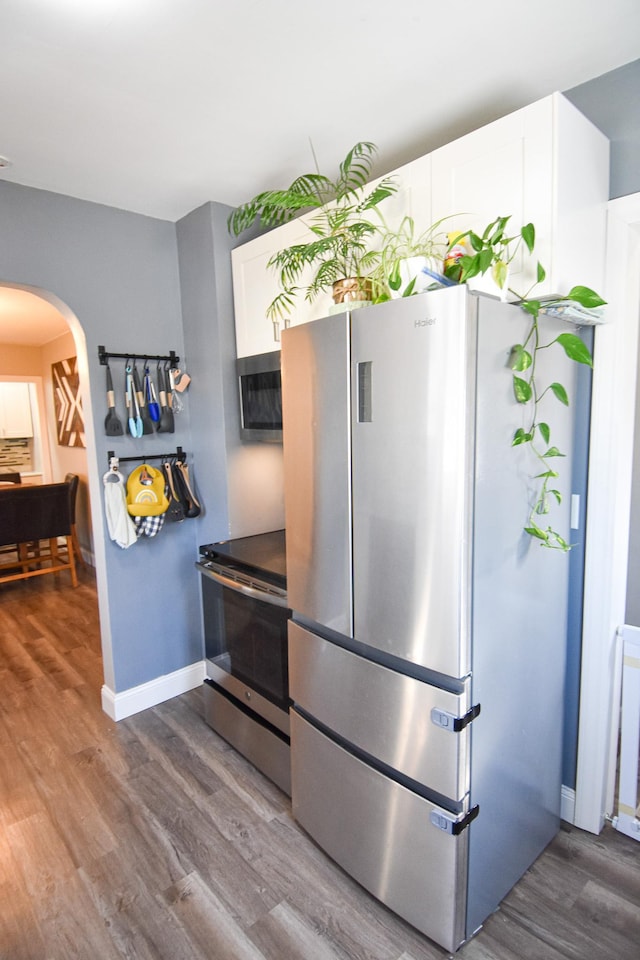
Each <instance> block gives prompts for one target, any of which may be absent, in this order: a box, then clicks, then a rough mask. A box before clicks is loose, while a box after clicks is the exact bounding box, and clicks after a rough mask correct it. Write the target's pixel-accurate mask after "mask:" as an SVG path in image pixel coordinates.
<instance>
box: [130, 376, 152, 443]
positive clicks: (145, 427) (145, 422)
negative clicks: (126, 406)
mask: <svg viewBox="0 0 640 960" xmlns="http://www.w3.org/2000/svg"><path fill="white" fill-rule="evenodd" d="M133 385H134V387H135V391H136V396H137V398H138V410H139V415H140V419H141V420H142V432H143V433H153V421H152V419H151V417H150V416H149V412H148V410H147V407H146V404H145V402H144V393H143V392H142V387H141V385H140V377H139V376H138V368H137V367H136V363H135V360H134V362H133Z"/></svg>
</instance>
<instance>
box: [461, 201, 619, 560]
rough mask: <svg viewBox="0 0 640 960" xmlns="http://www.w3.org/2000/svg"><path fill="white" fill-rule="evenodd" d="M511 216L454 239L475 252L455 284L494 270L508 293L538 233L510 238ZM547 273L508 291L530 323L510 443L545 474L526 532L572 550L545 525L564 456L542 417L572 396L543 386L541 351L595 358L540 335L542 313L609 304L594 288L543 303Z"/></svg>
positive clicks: (516, 359)
mask: <svg viewBox="0 0 640 960" xmlns="http://www.w3.org/2000/svg"><path fill="white" fill-rule="evenodd" d="M509 219H510V218H509V217H498V218H497V219H496V220H494V221H493V222H492V223H490V224H489V226H488V227H487V228H486V230H485V231H484V233H483V234H482V235H478V234H476V233H474V232H473V231H468V232H467V233H465V234H461V235H459V236H457V237H455V238H454V240H453V242H452V243H451V245H450V249H453V248H454V247H456V246H457V248H458V249H460V243H461V241H462V242H464V241H465V240H468V244H469V246H470V247H471V251H472V252H469V253H465V254H464V255H462V256H460V257H458V258H457V259H456V261H455V262H450V264H449V267H448V268H447V271H446V272H447V273H448V275H449V278H450V279H454V280H457V281H458V282H459V283H464V282H465V281H466V280H469V279H471V278H472V277H475V276H478V275H479V274H484V273H486V272H487V271H488V270H491V273H492V276H493V278H494V280H495V282H496V283H497V284H498V286H499V287H500V288H504V286H505V284H506V282H507V277H508V271H509V265H510V263H511V262H512V260H513V259H514V257H515V255H516V253H517V251H518V248H519V247H520V246H521V244H523V243H524V244H525V246H526V248H527V250H528V251H529V253H530V254H531V253H533V248H534V245H535V228H534V226H533V224H532V223H528V224H526V225H525V226H524V227H522V228H521V230H520V232H519V234H517V235H516V236H512V237H509V236H508V235H507V233H506V227H507V222H508V220H509ZM545 276H546V273H545V270H544V267H543V266H542V264H540V263H538V264H537V268H536V280H535V282H534V283H533V284H532V286H531V287H530V289H529V290H528V291H527V293H526V294H525V296H524V297H521V296H520V295H519V294H517V293H515V291H513V290H511V288H508V289H509V292H510V293H512V294H514V296H515V297H516V298H517V303H518V305H519V306H520V307H521V308H522V309H523V310H524V311H525V312H526V313H527V314H528V315H529V316H530V318H531V323H530V326H529V329H528V331H527V335H526V337H525V339H524V342H523V343H516V344H514V345H513V346H512V348H511V350H510V353H509V360H508V366H509V368H510V369H511V371H512V377H513V393H514V396H515V399H516V401H517V402H518V403H520V404H522V405H523V406H524V407H525V408H526V412H527V416H526V426H524V427H518V429H517V430H516V432H515V433H514V435H513V438H512V440H511V445H512V446H513V447H519V446H522V445H523V444H529V448H530V450H531V452H532V454H533V456H534V457H535V458H536V460H537V461H538V464H539V470H540V472H539V473H537V474H535V476H534V478H533V479H534V480H536V481H538V483H537V489H536V492H535V495H534V498H533V502H532V504H531V506H530V511H529V518H528V521H527V524H526V526H525V527H524V530H525V532H526V533H527V534H529V536H531V537H533V538H535V539H536V540H538V541H539V542H540V545H541V546H543V547H548V548H550V549H553V550H562V551H568V550H570V549H571V546H572V545H571V544H570V543H568V542H567V540H565V538H564V537H563V536H562V535H561V534H560V533H558V531H557V530H554V528H553V527H552V526H551V524H550V523H548V522H546V520H545V519H543V518H547V517H548V516H549V514H550V512H551V507H552V506H553V504H554V503H555V504H560V503H561V502H562V495H561V493H560V491H559V490H558V489H557V487H556V484H555V481H556V480H557V478H558V476H559V472H558V469H557V467H556V464H557V461H558V458H561V457H564V456H565V454H564V453H562V451H561V450H560V449H559V448H558V447H557V446H556V445H554V444H553V443H552V442H551V427H550V426H549V424H548V423H547V422H546V421H543V420H541V419H540V418H539V408H540V402H541V400H542V399H543V397H544V396H546V394H548V393H552V394H553V396H554V397H555V398H556V399H557V400H558V401H559V402H560V403H561V404H563V405H564V406H569V396H568V394H567V391H566V389H565V387H564V386H563V385H562V384H561V383H555V382H554V383H549V384H547V385H546V386H543V385H541V384H540V382H539V380H538V375H537V361H538V359H539V355H540V352H541V351H542V350H548V349H549V348H550V347H553V346H554V344H558V345H559V346H560V347H561V348H562V350H564V352H565V354H566V355H567V357H569V359H570V360H573V361H575V362H576V363H581V364H585V365H586V366H589V367H593V359H592V357H591V353H590V352H589V350H588V348H587V347H586V346H585V344H584V342H583V341H582V340H581V339H580V337H578V336H577V335H576V334H574V333H568V332H567V333H560V334H559V335H558V336H556V337H554V338H553V339H552V340H548V341H545V340H544V339H543V337H542V334H541V330H540V323H539V320H540V314H541V312H542V311H543V310H548V309H549V308H550V307H553V305H554V304H556V305H557V304H560V303H564V302H566V301H572V302H573V303H577V304H579V305H580V307H583V308H585V309H586V310H593V309H595V308H597V307H601V306H603V305H604V303H605V301H604V300H603V299H602V297H600V296H599V294H597V293H595V291H593V290H591V289H590V288H589V287H584V286H576V287H572V289H571V290H570V291H569V293H568V294H566V295H565V296H558V297H551V298H549V297H546V298H544V300H543V301H541V300H537V299H535V298H532V297H531V296H530V294H531V291H532V290H533V289H534V288H535V287H536V286H537V285H538V284H540V283H542V282H543V280H544V279H545Z"/></svg>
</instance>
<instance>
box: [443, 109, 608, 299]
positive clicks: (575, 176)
mask: <svg viewBox="0 0 640 960" xmlns="http://www.w3.org/2000/svg"><path fill="white" fill-rule="evenodd" d="M608 157H609V144H608V141H607V139H606V137H604V135H603V134H602V133H600V131H599V130H597V129H596V128H595V127H594V126H593V124H591V123H590V121H588V120H587V119H586V117H584V116H583V115H582V114H581V113H580V112H579V111H578V110H577V109H576V108H575V107H574V106H573V105H572V104H571V103H569V101H568V100H566V98H565V97H563V96H562V95H561V94H553V95H552V96H550V97H545V98H544V99H543V100H539V101H537V102H536V103H532V104H531V105H530V106H527V107H524V108H523V109H521V110H517V111H516V112H515V113H512V114H510V115H509V116H506V117H503V118H501V119H500V120H496V121H495V122H494V123H490V124H488V125H487V126H485V127H482V128H481V129H479V130H475V131H474V132H473V133H470V134H467V135H466V136H464V137H461V138H460V139H459V140H455V141H454V142H453V143H450V144H447V145H446V146H444V147H441V148H440V149H438V150H436V151H434V153H433V154H432V204H433V208H432V215H433V217H434V219H438V218H439V217H444V216H450V215H452V214H453V216H451V219H450V220H449V221H448V223H450V224H451V227H450V229H451V230H461V231H464V230H466V229H469V228H470V229H473V230H475V231H476V232H481V231H482V230H483V229H484V228H485V227H486V226H487V225H488V224H489V223H490V222H491V221H492V220H494V219H495V218H496V217H498V216H510V217H511V220H510V221H509V228H510V235H513V234H514V233H515V234H517V233H518V231H519V230H520V227H522V226H523V225H524V224H525V223H529V222H531V223H533V224H534V226H535V228H536V245H535V250H534V255H533V256H532V257H531V256H529V255H528V253H527V251H526V248H524V247H523V248H522V249H521V252H520V253H519V255H518V256H517V258H516V259H515V261H514V262H513V264H512V268H511V273H510V277H509V286H511V287H512V288H513V289H514V290H515V291H516V292H517V293H518V294H520V295H526V294H527V292H528V291H529V289H530V288H531V286H532V285H533V284H534V283H535V280H536V264H537V262H538V261H540V263H541V264H542V265H543V267H544V268H545V270H546V273H547V277H546V280H545V281H544V283H543V284H541V285H540V286H536V291H535V292H536V294H537V295H542V294H552V293H555V294H558V293H567V292H568V291H569V289H570V288H571V287H572V286H574V285H575V284H578V283H582V284H586V285H587V286H590V287H593V288H595V289H601V288H602V282H603V273H602V271H603V268H604V238H605V216H606V204H607V197H608V188H609V173H608V163H609V161H608ZM470 285H471V286H473V287H474V289H481V290H485V291H486V292H489V293H493V294H496V293H498V289H497V287H496V286H495V284H493V282H492V280H491V279H490V278H489V277H488V276H487V277H485V278H482V279H481V278H474V279H473V280H472V281H471V282H470Z"/></svg>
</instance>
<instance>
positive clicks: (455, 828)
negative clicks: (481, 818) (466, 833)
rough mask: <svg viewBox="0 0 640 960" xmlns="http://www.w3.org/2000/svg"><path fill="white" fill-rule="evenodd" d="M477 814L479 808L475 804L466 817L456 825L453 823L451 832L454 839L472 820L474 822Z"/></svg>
mask: <svg viewBox="0 0 640 960" xmlns="http://www.w3.org/2000/svg"><path fill="white" fill-rule="evenodd" d="M479 813H480V807H479V805H478V804H476V805H475V807H471V810H469V813H468V814H467V815H466V817H463V818H462V820H458V821H457V822H456V823H454V824H453V829H452V831H451V832H452V834H453V835H454V837H457V836H458V835H459V834H460V833H462V831H463V830H465V829H466V828H467V827H468V826H469V824H470V823H471V822H472V821H473V820H475V818H476V817H477V816H478V814H479Z"/></svg>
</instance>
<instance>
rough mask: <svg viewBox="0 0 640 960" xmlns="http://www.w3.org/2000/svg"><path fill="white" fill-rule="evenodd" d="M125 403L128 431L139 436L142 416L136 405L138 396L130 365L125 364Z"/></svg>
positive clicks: (134, 435)
mask: <svg viewBox="0 0 640 960" xmlns="http://www.w3.org/2000/svg"><path fill="white" fill-rule="evenodd" d="M126 373H127V378H126V384H127V386H126V396H125V399H126V404H127V415H128V418H129V419H128V424H129V433H130V434H131V436H132V437H141V436H142V418H141V417H140V409H139V407H138V397H137V396H136V391H135V385H134V382H133V374H132V372H131V366H130V365H129V364H127V367H126Z"/></svg>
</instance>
